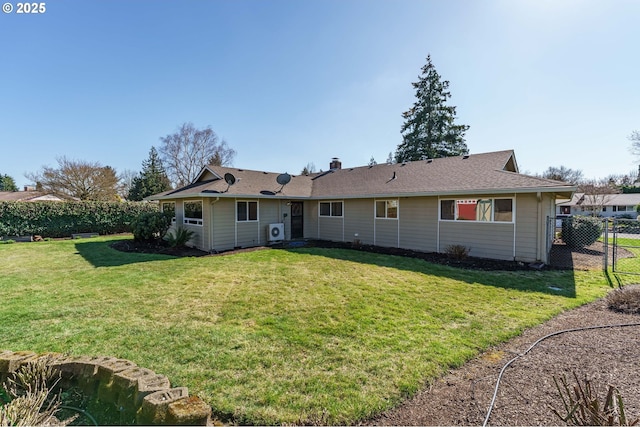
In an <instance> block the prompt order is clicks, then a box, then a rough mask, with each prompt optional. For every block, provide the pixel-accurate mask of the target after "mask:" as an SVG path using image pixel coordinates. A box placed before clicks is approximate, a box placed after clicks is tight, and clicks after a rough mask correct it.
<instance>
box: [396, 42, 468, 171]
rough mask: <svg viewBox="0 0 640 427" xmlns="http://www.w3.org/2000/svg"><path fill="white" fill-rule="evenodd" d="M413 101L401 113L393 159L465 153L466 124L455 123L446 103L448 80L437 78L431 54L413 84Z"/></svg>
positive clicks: (448, 155)
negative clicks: (400, 136)
mask: <svg viewBox="0 0 640 427" xmlns="http://www.w3.org/2000/svg"><path fill="white" fill-rule="evenodd" d="M412 85H413V87H414V88H415V89H416V98H417V99H416V102H414V104H413V107H411V109H410V110H408V111H405V112H404V113H402V117H404V119H405V122H404V124H403V125H402V128H401V130H400V133H402V143H401V144H400V145H398V148H397V150H396V161H397V162H403V161H412V160H421V159H425V158H429V159H434V158H437V157H450V156H459V155H461V154H468V152H469V149H468V148H467V144H466V143H465V141H464V133H465V132H466V131H467V130H468V129H469V126H467V125H456V124H455V123H454V121H455V117H456V107H453V106H449V105H446V102H447V99H448V98H450V97H451V93H450V92H448V90H447V89H448V88H449V82H448V81H447V80H441V79H440V75H439V74H438V72H437V71H436V69H435V67H434V66H433V64H432V63H431V55H429V56H427V63H426V65H425V66H423V67H422V75H421V76H420V77H419V80H418V81H417V82H416V83H412Z"/></svg>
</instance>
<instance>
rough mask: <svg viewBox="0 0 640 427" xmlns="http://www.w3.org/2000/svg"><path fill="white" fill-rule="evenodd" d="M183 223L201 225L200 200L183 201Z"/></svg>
mask: <svg viewBox="0 0 640 427" xmlns="http://www.w3.org/2000/svg"><path fill="white" fill-rule="evenodd" d="M184 223H185V224H192V225H202V201H201V200H197V201H190V202H184Z"/></svg>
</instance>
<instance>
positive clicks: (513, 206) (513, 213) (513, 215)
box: [438, 197, 516, 224]
mask: <svg viewBox="0 0 640 427" xmlns="http://www.w3.org/2000/svg"><path fill="white" fill-rule="evenodd" d="M478 199H483V200H487V199H489V200H491V220H489V221H478V220H476V219H464V220H462V219H457V217H458V204H457V203H456V201H458V200H478ZM505 199H508V200H511V221H496V220H495V214H496V210H495V201H496V200H505ZM448 200H450V201H453V202H454V207H455V212H454V214H453V217H454V218H453V219H442V202H444V201H448ZM438 221H442V222H463V223H474V224H515V222H516V198H515V197H477V198H475V199H473V198H471V197H466V198H457V199H456V198H446V199H438Z"/></svg>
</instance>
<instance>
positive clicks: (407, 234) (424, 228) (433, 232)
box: [399, 197, 438, 252]
mask: <svg viewBox="0 0 640 427" xmlns="http://www.w3.org/2000/svg"><path fill="white" fill-rule="evenodd" d="M399 225H400V247H402V248H407V249H413V250H417V251H423V252H437V251H438V198H437V197H405V198H401V199H400V224H399Z"/></svg>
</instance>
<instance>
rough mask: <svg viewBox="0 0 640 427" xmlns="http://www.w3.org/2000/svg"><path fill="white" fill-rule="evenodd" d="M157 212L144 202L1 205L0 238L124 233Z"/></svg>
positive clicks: (155, 206)
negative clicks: (144, 215)
mask: <svg viewBox="0 0 640 427" xmlns="http://www.w3.org/2000/svg"><path fill="white" fill-rule="evenodd" d="M157 211H158V205H156V204H153V203H145V202H122V203H121V202H0V236H25V235H40V236H42V237H69V236H71V235H72V234H74V233H99V234H114V233H125V232H130V231H131V222H132V221H133V220H134V218H137V217H138V216H139V215H141V214H143V213H145V212H157Z"/></svg>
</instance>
